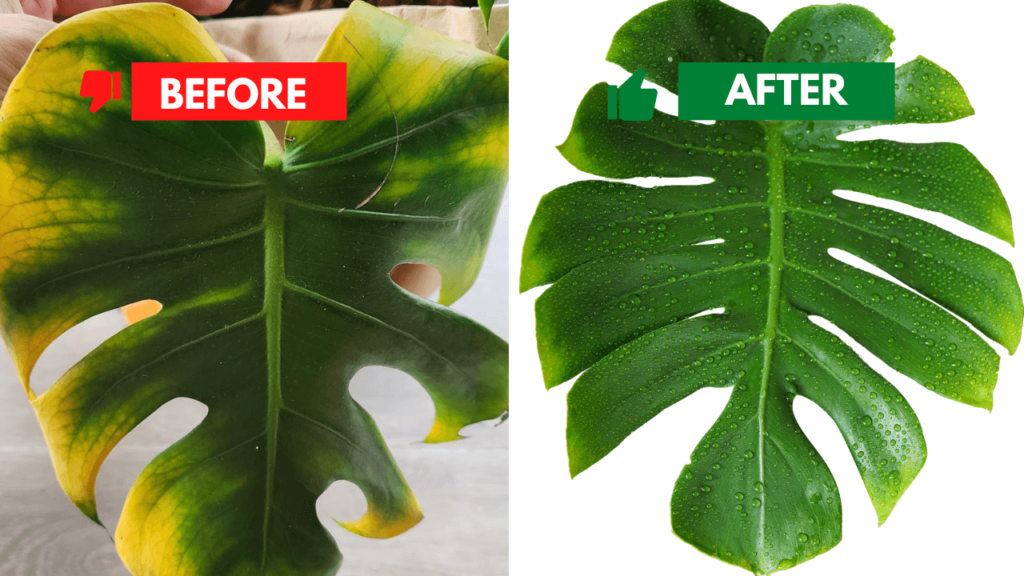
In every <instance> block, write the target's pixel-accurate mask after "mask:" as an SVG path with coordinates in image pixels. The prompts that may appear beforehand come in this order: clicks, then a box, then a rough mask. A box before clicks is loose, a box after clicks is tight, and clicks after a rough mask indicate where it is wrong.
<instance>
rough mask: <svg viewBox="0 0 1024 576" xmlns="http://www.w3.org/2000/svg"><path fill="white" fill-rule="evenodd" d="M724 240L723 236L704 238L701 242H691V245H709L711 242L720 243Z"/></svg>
mask: <svg viewBox="0 0 1024 576" xmlns="http://www.w3.org/2000/svg"><path fill="white" fill-rule="evenodd" d="M724 242H725V239H723V238H715V239H714V240H705V241H703V242H697V243H696V244H693V246H710V245H712V244H722V243H724Z"/></svg>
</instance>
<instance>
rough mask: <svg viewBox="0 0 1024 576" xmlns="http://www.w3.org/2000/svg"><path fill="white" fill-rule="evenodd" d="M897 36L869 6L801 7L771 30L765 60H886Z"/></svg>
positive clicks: (765, 49) (765, 50) (890, 53)
mask: <svg viewBox="0 0 1024 576" xmlns="http://www.w3.org/2000/svg"><path fill="white" fill-rule="evenodd" d="M895 39H896V37H895V36H894V35H893V32H892V29H891V28H889V27H888V26H886V25H885V24H884V23H882V21H881V20H879V19H878V17H877V16H875V15H874V14H873V13H871V11H870V10H868V9H866V8H861V7H860V6H853V5H851V4H835V5H832V6H808V7H806V8H800V9H799V10H796V11H795V12H793V13H792V14H790V15H789V16H786V17H785V18H784V19H783V20H782V22H780V23H779V25H778V26H777V27H776V28H775V30H773V31H772V33H771V36H770V37H769V38H768V42H767V44H766V45H765V47H764V61H765V62H885V61H886V60H888V58H889V56H892V48H890V45H891V44H892V42H893V41H894V40H895Z"/></svg>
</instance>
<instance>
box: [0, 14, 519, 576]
mask: <svg viewBox="0 0 1024 576" xmlns="http://www.w3.org/2000/svg"><path fill="white" fill-rule="evenodd" d="M224 60H225V59H224V56H223V55H222V54H221V53H220V52H219V51H218V49H217V47H216V46H215V45H214V43H213V41H212V40H211V39H210V38H209V36H207V34H206V33H205V32H204V31H203V29H202V28H201V27H200V26H199V25H198V24H197V23H196V21H195V20H194V19H193V18H192V17H191V16H189V15H187V14H186V13H184V12H182V11H180V10H178V9H176V8H173V7H170V6H166V5H158V4H151V5H136V6H131V7H120V8H111V9H106V10H98V11H94V12H88V13H85V14H83V15H81V16H78V17H75V18H72V19H70V20H68V21H67V22H65V23H63V24H61V25H60V26H59V27H57V28H56V29H55V30H53V31H52V32H51V33H50V34H48V35H47V36H46V37H45V38H43V40H42V41H41V42H40V43H39V44H38V46H37V47H36V49H35V51H34V52H33V54H32V56H31V58H30V59H29V61H28V63H27V64H26V66H25V67H24V69H23V70H22V72H21V74H20V75H19V76H18V77H17V78H16V80H15V81H14V83H13V84H12V86H11V90H10V92H9V93H8V95H7V98H6V100H5V102H4V104H3V107H2V108H0V326H2V331H3V335H4V338H5V340H6V343H7V346H8V348H9V350H10V352H11V355H12V356H13V358H14V361H15V364H16V366H17V369H18V371H19V374H20V377H21V379H22V382H23V383H24V384H25V387H26V392H27V393H28V396H29V398H30V400H31V402H32V406H33V408H34V409H35V411H36V413H37V415H38V418H39V422H40V424H41V426H42V428H43V432H44V434H45V437H46V441H47V443H48V445H49V448H50V453H51V456H52V459H53V463H54V467H55V469H56V472H57V476H58V479H59V481H60V484H61V486H62V487H63V488H64V490H65V491H66V492H67V494H68V496H69V497H70V498H71V500H72V501H73V502H74V503H75V504H76V505H77V506H78V508H79V509H81V511H82V512H83V513H85V514H86V515H88V516H89V517H90V518H92V519H94V520H96V521H97V522H98V521H99V520H98V518H97V515H96V504H95V498H94V484H95V481H96V475H97V472H98V471H99V468H100V465H101V464H102V462H103V460H104V457H105V456H106V455H107V454H108V453H109V452H110V450H111V449H112V448H113V447H114V446H115V445H116V444H117V442H118V441H119V440H120V439H121V438H123V437H124V436H125V434H127V433H128V432H129V431H130V430H131V429H132V428H133V427H135V426H136V425H137V424H139V423H140V422H141V421H142V420H144V419H145V418H146V417H147V416H149V415H150V414H152V413H153V412H154V411H155V410H156V409H158V408H159V407H160V406H162V405H163V404H165V403H167V402H168V401H170V400H172V399H174V398H178V397H187V398H193V399H195V400H198V401H200V402H202V403H204V404H205V405H206V406H207V407H208V408H209V412H208V415H207V416H206V418H205V419H204V420H203V422H202V423H201V424H200V425H199V426H198V427H197V428H196V429H195V430H193V431H192V432H191V433H189V434H188V435H187V436H185V437H184V438H182V439H181V440H180V441H179V442H177V443H176V444H174V445H173V446H172V447H170V448H169V449H168V450H166V451H165V452H164V453H162V454H161V455H159V456H158V457H157V458H156V459H155V460H153V462H151V463H150V464H149V465H148V466H147V467H146V469H145V470H144V471H143V472H142V474H141V475H140V476H139V477H138V478H137V479H136V481H135V484H134V486H133V487H132V489H131V492H130V493H129V495H128V499H127V502H126V503H125V507H124V511H123V513H122V516H121V521H120V524H119V525H118V527H117V531H116V536H115V542H116V545H117V549H118V552H119V553H120V555H121V557H122V559H123V560H124V562H125V564H126V565H127V566H128V568H129V569H130V570H131V571H132V572H133V573H134V574H137V575H147V576H148V575H157V574H161V575H162V574H174V575H180V576H186V575H195V576H200V575H202V576H225V575H231V574H265V575H325V574H333V573H334V572H335V571H336V570H337V568H338V566H339V565H340V563H341V555H340V553H339V552H338V549H337V547H336V545H335V543H334V540H333V539H332V538H331V536H330V535H329V533H328V532H327V530H326V529H325V528H324V527H323V526H322V525H321V524H320V522H319V521H318V520H317V516H316V512H315V502H316V499H317V497H318V496H319V495H320V494H321V493H322V492H323V491H324V490H325V489H326V488H327V487H328V486H329V485H330V484H331V483H332V482H334V481H336V480H347V481H351V482H353V483H354V484H356V485H357V486H359V487H360V488H361V489H362V491H363V493H364V494H365V495H366V498H367V502H368V511H367V513H366V515H365V516H364V517H363V518H361V519H359V520H358V521H355V522H352V523H348V524H343V525H344V526H345V527H346V528H348V529H349V530H351V531H353V532H355V533H357V534H362V535H365V536H370V537H389V536H393V535H395V534H398V533H401V532H402V531H404V530H406V529H408V528H410V527H411V526H413V525H414V524H416V522H417V521H418V520H419V519H420V518H421V513H420V509H419V506H418V505H417V502H416V499H415V497H414V496H413V494H412V493H411V492H410V490H409V488H408V486H407V485H406V483H405V481H404V479H403V477H402V474H401V473H400V472H399V470H398V469H397V468H396V466H395V462H394V461H393V459H392V457H391V455H390V453H389V452H388V449H387V447H386V446H385V445H384V442H383V441H382V439H381V436H380V434H379V432H378V430H377V428H376V426H375V424H374V422H373V420H372V419H371V418H370V416H369V415H368V414H367V412H366V411H365V410H363V408H361V407H360V406H359V404H358V403H356V402H355V401H354V400H353V399H352V397H351V396H350V395H349V392H348V382H349V380H350V378H351V377H352V375H353V374H355V373H356V372H357V371H358V370H359V369H360V368H362V367H364V366H368V365H385V366H391V367H395V368H398V369H401V370H404V371H406V372H408V373H409V374H411V375H412V376H414V377H415V378H416V379H417V380H418V381H419V382H420V383H421V384H422V385H423V386H424V388H426V389H427V391H428V392H429V394H430V396H431V398H432V399H433V400H434V403H435V405H436V420H435V424H434V427H433V429H432V430H431V431H430V434H429V436H428V437H427V441H428V442H442V441H447V440H454V439H456V438H458V437H459V434H458V431H459V429H460V428H461V427H463V426H465V425H467V424H469V423H473V422H477V421H480V420H484V419H490V418H496V417H498V416H499V415H501V414H502V413H503V412H504V411H505V410H506V409H507V407H508V372H507V370H508V348H507V344H506V343H505V342H504V341H502V340H501V339H500V338H498V337H497V336H495V335H494V334H492V333H491V332H489V331H487V330H486V329H484V328H483V327H481V326H479V325H478V324H476V323H474V322H472V321H470V320H468V319H466V318H463V317H461V316H459V315H457V314H455V313H453V312H451V311H449V310H448V309H447V308H446V307H444V306H442V305H438V304H434V303H432V302H429V301H426V300H423V299H421V298H417V297H415V296H413V295H411V294H409V293H408V292H405V291H404V290H402V289H401V288H399V287H398V286H396V285H395V284H394V282H392V280H391V279H390V277H389V272H390V271H391V270H392V268H394V267H395V266H396V265H398V264H401V263H406V262H416V263H422V264H428V265H431V266H433V267H435V268H437V269H438V270H439V271H440V272H441V274H442V277H443V284H442V288H441V302H442V304H447V303H450V302H452V301H454V300H456V299H457V298H459V297H460V296H461V295H462V294H463V293H464V292H465V291H466V290H467V289H468V288H469V287H470V285H471V284H472V282H473V280H474V278H475V277H476V274H477V272H478V271H479V268H480V264H481V260H482V258H483V254H484V250H485V248H486V245H487V241H488V238H489V236H490V232H491V228H492V226H493V224H494V219H495V214H496V211H497V207H498V204H499V201H500V199H501V196H502V194H503V190H504V186H505V182H506V179H507V171H508V137H507V134H508V63H507V62H506V61H505V60H503V59H500V58H498V57H495V56H492V55H489V54H486V53H484V52H480V51H477V50H475V49H472V48H470V47H468V46H465V45H462V44H458V43H455V42H453V41H450V40H448V39H446V38H444V37H441V36H439V35H436V34H433V33H430V32H427V31H425V30H422V29H419V28H416V27H414V26H411V25H408V24H406V23H404V22H402V21H400V20H398V19H397V18H394V17H391V16H388V15H386V14H384V13H382V12H380V11H378V10H377V9H375V8H372V7H370V6H368V5H366V4H362V3H355V4H354V5H353V6H352V8H351V9H350V10H349V11H348V12H347V13H346V15H345V17H344V18H343V19H342V21H341V23H340V24H339V25H338V28H337V30H335V32H334V33H333V35H332V36H331V37H330V39H329V40H328V41H327V43H326V44H325V46H324V47H323V50H322V51H321V53H320V55H319V57H318V60H319V61H330V62H347V63H348V106H349V108H348V117H349V120H348V121H346V122H293V123H291V124H289V125H288V127H287V129H286V138H285V140H286V144H285V147H284V149H283V150H282V149H281V148H280V146H279V145H278V143H277V141H276V139H275V138H274V136H273V135H272V134H271V133H270V131H269V130H268V129H267V127H266V126H265V125H261V124H260V123H258V122H133V121H131V119H130V118H131V114H130V111H131V91H130V86H131V80H130V75H131V63H132V62H158V61H159V62H168V61H185V62H214V61H224ZM86 70H109V71H119V72H121V74H122V82H123V87H122V93H123V97H122V99H121V100H114V101H111V102H109V103H108V104H107V105H106V106H104V108H103V109H101V110H100V111H98V112H97V113H95V114H92V113H90V112H89V100H88V99H86V98H81V97H79V96H78V93H77V92H78V88H79V85H80V82H81V79H82V74H83V72H84V71H86ZM143 300H155V301H157V302H159V303H160V304H161V305H162V309H161V310H160V312H159V313H157V314H156V315H155V316H152V317H149V318H146V319H144V320H142V321H140V322H138V323H135V324H133V325H131V326H130V327H128V328H126V329H125V330H123V331H122V332H120V333H119V334H117V335H116V336H114V337H113V338H111V339H110V340H108V341H107V342H105V343H104V344H102V345H101V346H100V347H99V348H97V349H96V350H95V351H93V352H92V353H91V354H89V355H88V356H87V357H86V358H85V359H84V360H82V361H81V362H80V363H79V364H78V365H76V366H75V367H74V368H72V369H71V370H70V371H69V372H68V373H67V374H65V375H64V376H63V377H62V378H61V379H60V380H59V381H58V382H57V383H56V384H55V385H54V386H53V387H51V388H50V389H48V390H46V391H45V392H43V393H41V394H39V395H38V396H37V395H36V394H34V393H33V391H32V390H31V389H30V388H29V387H28V382H29V374H30V373H31V371H32V367H33V365H34V364H35V362H36V360H37V359H38V358H39V355H40V354H41V353H42V351H43V350H44V349H45V348H46V347H47V345H48V344H49V343H50V342H52V341H53V340H54V339H55V338H56V337H57V336H59V335H60V334H61V333H62V332H64V331H66V330H67V329H69V328H70V327H72V326H74V325H75V324H77V323H79V322H81V321H82V320H84V319H86V318H89V317H90V316H93V315H95V314H97V313H100V312H103V311H105V310H110V309H114V308H117V307H120V306H124V305H126V304H130V303H133V302H139V301H143Z"/></svg>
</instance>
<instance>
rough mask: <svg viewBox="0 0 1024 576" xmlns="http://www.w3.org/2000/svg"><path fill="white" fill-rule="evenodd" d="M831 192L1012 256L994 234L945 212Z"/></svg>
mask: <svg viewBox="0 0 1024 576" xmlns="http://www.w3.org/2000/svg"><path fill="white" fill-rule="evenodd" d="M832 194H833V195H835V196H837V197H839V198H842V199H843V200H849V201H850V202H856V203H858V204H866V205H868V206H874V207H875V208H883V209H885V210H892V211H893V212H898V213H900V214H903V215H904V216H909V217H911V218H914V219H917V220H921V221H923V222H927V223H929V224H932V225H935V226H938V227H939V228H942V229H943V230H945V231H946V232H949V233H950V234H955V235H956V236H959V237H960V238H963V239H964V240H967V241H969V242H974V243H975V244H979V245H981V246H984V247H985V248H988V249H989V250H991V251H993V252H995V253H996V254H999V255H1000V256H1002V257H1003V258H1006V259H1007V260H1011V258H1012V256H1011V254H1012V251H1013V248H1012V246H1010V245H1009V244H1007V243H1006V242H1003V241H1002V240H1000V239H998V238H996V237H995V236H991V235H989V234H987V233H985V232H982V231H981V230H978V229H977V228H975V227H973V226H970V225H968V224H964V223H963V222H961V221H959V220H957V219H956V218H951V217H949V216H946V215H945V214H940V213H938V212H932V211H930V210H924V209H922V208H915V207H914V206H911V205H909V204H904V203H903V202H897V201H896V200H889V199H886V198H879V197H877V196H872V195H870V194H864V193H863V192H853V191H850V190H833V191H832Z"/></svg>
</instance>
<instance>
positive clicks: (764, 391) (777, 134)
mask: <svg viewBox="0 0 1024 576" xmlns="http://www.w3.org/2000/svg"><path fill="white" fill-rule="evenodd" d="M765 133H766V136H767V140H768V142H767V150H766V155H767V156H768V209H769V214H770V215H771V228H770V245H769V249H768V266H769V270H770V272H769V284H768V313H767V316H766V320H765V331H764V365H763V366H762V369H761V389H760V398H759V400H758V405H757V432H758V435H757V448H758V450H757V463H758V481H759V482H760V483H761V485H762V486H764V480H765V476H764V438H765V422H764V416H765V408H766V404H767V398H768V383H769V377H770V374H771V362H772V352H773V350H774V342H775V333H776V329H777V327H778V314H779V303H780V301H781V296H782V265H783V260H784V257H785V256H784V254H785V253H784V249H783V233H784V230H785V202H786V199H785V188H786V179H785V162H786V157H785V153H784V150H783V145H782V133H781V130H780V129H779V127H778V126H777V125H774V124H769V125H767V126H766V127H765ZM761 500H762V502H761V506H760V508H759V510H760V521H759V523H758V540H759V541H760V542H761V543H764V539H765V517H764V516H765V510H766V509H767V508H768V502H767V500H768V498H767V489H765V490H763V491H762V493H761ZM762 552H763V551H762ZM762 568H763V567H762Z"/></svg>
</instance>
